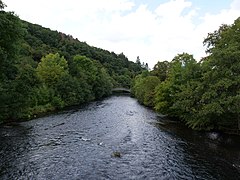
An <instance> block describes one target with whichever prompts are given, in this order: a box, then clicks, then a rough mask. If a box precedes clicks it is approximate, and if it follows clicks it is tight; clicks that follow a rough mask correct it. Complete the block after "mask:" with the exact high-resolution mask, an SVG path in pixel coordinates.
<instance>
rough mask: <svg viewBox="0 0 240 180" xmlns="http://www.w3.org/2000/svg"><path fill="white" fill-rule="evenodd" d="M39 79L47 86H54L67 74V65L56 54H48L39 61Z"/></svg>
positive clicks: (63, 59) (62, 58)
mask: <svg viewBox="0 0 240 180" xmlns="http://www.w3.org/2000/svg"><path fill="white" fill-rule="evenodd" d="M36 70H37V75H38V77H39V79H40V80H41V81H42V82H43V83H45V84H46V85H47V86H49V87H52V86H54V85H55V84H56V83H57V82H58V81H59V80H60V79H61V78H62V77H63V76H66V75H67V74H68V64H67V61H66V60H65V58H64V57H60V55H59V54H58V53H56V54H51V53H50V54H48V55H47V56H45V57H43V58H42V59H41V62H39V64H38V66H37V69H36Z"/></svg>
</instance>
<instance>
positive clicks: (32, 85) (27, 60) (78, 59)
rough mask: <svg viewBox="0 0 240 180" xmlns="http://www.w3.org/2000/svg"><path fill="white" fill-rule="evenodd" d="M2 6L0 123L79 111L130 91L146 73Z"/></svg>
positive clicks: (124, 57)
mask: <svg viewBox="0 0 240 180" xmlns="http://www.w3.org/2000/svg"><path fill="white" fill-rule="evenodd" d="M4 8H5V4H4V3H3V2H2V1H1V0H0V37H1V38H0V123H1V122H8V121H13V120H19V119H31V118H32V117H35V116H36V115H38V114H41V113H45V112H47V111H53V110H55V109H61V108H63V107H66V106H72V105H79V104H82V103H86V102H89V101H92V100H95V99H99V98H102V97H105V96H108V95H110V94H111V90H112V87H114V86H115V87H118V86H121V87H127V88H129V87H130V85H131V81H132V78H134V77H135V76H136V75H137V74H139V73H140V72H141V71H142V69H143V68H142V67H141V66H140V65H138V64H136V63H133V62H131V61H129V60H128V58H127V57H126V56H125V55H124V54H123V53H121V54H115V53H114V52H109V51H106V50H103V49H100V48H96V47H91V46H89V45H88V44H87V43H85V42H80V41H79V40H78V39H74V38H73V37H72V36H71V35H66V34H64V33H61V32H57V31H52V30H50V29H48V28H43V27H41V26H39V25H36V24H31V23H29V22H26V21H22V20H21V19H19V18H18V17H17V16H16V15H15V14H14V13H13V12H6V11H4Z"/></svg>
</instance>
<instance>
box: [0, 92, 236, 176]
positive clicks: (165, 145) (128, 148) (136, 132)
mask: <svg viewBox="0 0 240 180" xmlns="http://www.w3.org/2000/svg"><path fill="white" fill-rule="evenodd" d="M0 142H1V146H0V179H239V177H240V147H239V144H240V143H239V138H238V137H233V136H226V135H225V136H223V135H220V134H216V133H203V132H196V131H192V130H189V129H187V128H186V127H184V126H182V125H181V124H180V123H172V122H168V121H166V120H164V119H162V118H161V117H159V116H158V115H157V114H156V113H154V112H153V111H151V110H149V109H147V108H145V107H143V106H141V105H139V104H138V103H137V101H136V100H135V99H133V98H131V97H128V96H113V97H110V98H108V99H106V100H103V101H99V102H94V103H91V104H90V105H88V106H86V107H84V108H79V109H75V110H70V111H65V112H61V113H59V114H56V115H51V116H48V117H44V118H39V119H36V120H33V121H29V122H24V123H20V124H19V125H18V126H4V127H0ZM116 152H117V153H119V154H120V158H119V157H116V156H113V154H114V153H116Z"/></svg>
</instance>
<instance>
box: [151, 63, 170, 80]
mask: <svg viewBox="0 0 240 180" xmlns="http://www.w3.org/2000/svg"><path fill="white" fill-rule="evenodd" d="M169 66H170V63H169V62H168V61H162V62H159V61H158V62H157V64H156V65H155V66H154V67H153V70H152V71H151V74H152V75H153V76H157V77H158V78H159V79H160V80H161V81H165V80H166V79H167V75H168V71H169Z"/></svg>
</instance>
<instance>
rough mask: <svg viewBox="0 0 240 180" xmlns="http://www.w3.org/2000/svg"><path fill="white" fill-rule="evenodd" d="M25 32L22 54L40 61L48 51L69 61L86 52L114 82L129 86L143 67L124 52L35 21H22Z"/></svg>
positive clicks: (116, 84) (118, 84)
mask: <svg viewBox="0 0 240 180" xmlns="http://www.w3.org/2000/svg"><path fill="white" fill-rule="evenodd" d="M22 22H23V24H24V26H25V28H26V30H27V32H26V35H25V37H24V40H25V42H24V45H23V47H24V49H22V54H23V55H27V56H29V55H30V56H32V58H33V59H34V60H35V61H37V62H39V61H40V59H41V58H42V57H43V56H45V55H47V54H48V53H56V52H58V53H59V54H60V55H62V56H64V57H65V58H66V60H67V61H70V62H71V61H72V58H73V57H74V56H75V55H77V54H78V55H82V56H86V57H88V58H90V59H94V60H97V61H99V62H100V63H101V64H102V65H103V66H104V67H105V68H106V69H107V71H108V73H109V74H110V76H111V77H112V78H113V79H114V80H115V81H114V86H123V87H129V86H130V83H131V79H132V78H133V77H135V76H136V75H137V74H139V73H140V72H141V71H142V70H143V68H142V67H141V65H140V64H137V63H134V62H132V61H129V60H128V58H127V57H126V56H125V55H124V54H123V53H121V54H115V53H114V52H109V51H107V50H104V49H101V48H97V47H93V46H90V45H88V44H87V43H86V42H81V41H79V40H78V39H75V38H73V37H72V36H71V35H66V34H64V33H62V32H58V31H52V30H51V29H49V28H44V27H42V26H40V25H37V24H32V23H29V22H26V21H22Z"/></svg>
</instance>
